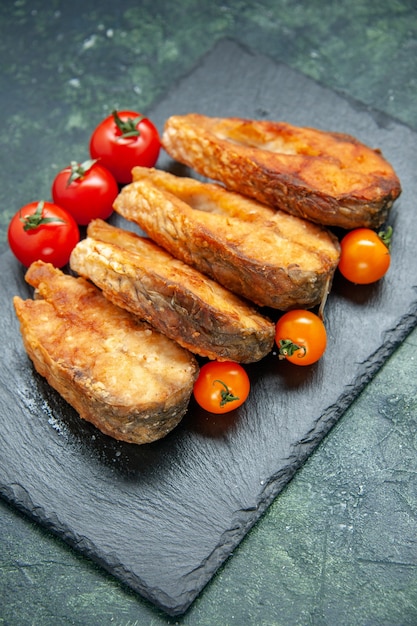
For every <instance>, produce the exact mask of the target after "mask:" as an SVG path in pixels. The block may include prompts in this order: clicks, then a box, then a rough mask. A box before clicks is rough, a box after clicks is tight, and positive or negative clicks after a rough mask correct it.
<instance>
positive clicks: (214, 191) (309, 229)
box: [114, 168, 340, 310]
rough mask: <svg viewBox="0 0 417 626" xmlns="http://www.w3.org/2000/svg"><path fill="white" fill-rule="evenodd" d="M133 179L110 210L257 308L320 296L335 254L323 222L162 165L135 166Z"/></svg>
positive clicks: (284, 306)
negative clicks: (179, 174) (175, 173)
mask: <svg viewBox="0 0 417 626" xmlns="http://www.w3.org/2000/svg"><path fill="white" fill-rule="evenodd" d="M133 180H134V182H133V183H131V184H130V185H128V186H126V187H125V188H124V189H123V190H122V191H121V193H120V194H119V196H118V198H117V199H116V201H115V204H114V207H115V210H116V211H117V212H118V213H120V214H121V215H123V216H124V217H125V218H126V219H128V220H131V221H133V222H136V223H137V224H138V225H139V226H140V227H141V228H142V229H143V230H144V231H145V232H146V233H147V234H148V236H149V237H150V238H151V239H153V240H154V241H155V242H156V243H157V244H158V245H160V246H162V247H163V248H165V249H166V250H168V251H169V252H170V253H171V254H172V255H173V256H175V257H177V258H179V259H181V260H182V261H183V262H185V263H187V264H189V265H191V266H194V267H196V268H197V269H198V270H199V271H200V272H202V273H203V274H206V275H207V276H210V277H211V278H213V279H214V280H216V281H217V282H219V283H220V284H221V285H223V286H224V287H225V288H226V289H228V290H230V291H232V292H234V293H236V294H238V295H240V296H242V297H244V298H246V299H247V300H250V301H252V302H254V303H256V304H257V305H259V306H266V307H272V308H275V309H280V310H286V309H289V308H294V307H296V306H303V307H313V306H315V305H316V304H318V303H320V302H321V300H322V298H323V297H324V295H325V293H326V290H327V288H328V287H329V285H330V283H331V280H332V277H333V274H334V271H335V269H336V267H337V264H338V261H339V254H340V249H339V244H338V242H337V240H336V238H335V237H334V236H333V235H331V234H330V233H329V232H328V231H327V230H326V229H324V228H323V227H320V226H317V225H315V224H312V223H311V222H307V221H306V220H301V219H299V218H296V217H294V216H291V215H288V214H287V213H285V212H282V211H275V210H273V209H270V208H268V207H266V206H264V205H261V204H260V203H258V202H256V201H254V200H251V199H249V198H246V197H244V196H241V195H240V194H237V193H233V192H231V191H227V190H225V189H224V188H223V187H221V186H220V185H216V184H209V183H202V182H200V181H197V180H193V179H191V178H179V177H177V176H173V175H172V174H169V173H167V172H163V171H160V170H155V169H153V170H152V169H147V168H134V169H133Z"/></svg>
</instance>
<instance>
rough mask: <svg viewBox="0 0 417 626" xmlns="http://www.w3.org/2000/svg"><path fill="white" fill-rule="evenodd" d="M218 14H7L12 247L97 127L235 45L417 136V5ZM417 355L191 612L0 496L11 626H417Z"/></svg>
mask: <svg viewBox="0 0 417 626" xmlns="http://www.w3.org/2000/svg"><path fill="white" fill-rule="evenodd" d="M201 4H202V3H199V2H196V1H195V0H189V1H187V2H178V3H172V2H166V1H165V2H163V1H158V0H154V1H153V2H148V1H142V2H129V1H128V0H119V1H118V2H117V3H115V2H110V1H109V0H102V1H101V2H100V3H97V2H92V1H91V0H85V1H84V2H81V1H80V0H76V1H73V2H71V3H70V2H63V1H61V0H50V1H49V2H45V1H42V0H38V1H31V0H27V1H25V0H15V1H14V2H8V3H5V2H4V3H1V5H0V52H1V54H0V102H1V112H2V121H3V132H2V133H1V134H0V142H1V150H0V163H1V167H0V180H1V185H0V250H1V251H3V250H6V249H7V241H6V231H7V225H8V222H9V220H10V218H11V216H12V214H14V213H15V211H16V210H17V209H18V208H19V207H20V206H22V205H23V204H25V203H26V202H28V201H30V200H32V199H33V196H34V194H35V195H36V196H37V197H38V196H39V197H42V196H48V195H49V193H50V184H51V180H52V177H53V175H54V173H55V172H56V171H57V169H58V168H60V167H61V166H63V165H66V164H67V162H69V161H70V160H72V159H74V158H76V157H75V156H74V155H81V158H82V157H83V156H84V154H85V149H86V148H85V145H86V137H87V136H88V134H89V133H90V131H91V128H92V125H93V124H95V123H96V121H97V120H99V119H100V118H101V117H102V116H104V115H106V114H107V113H108V111H109V109H110V108H112V107H126V108H134V109H137V108H139V109H141V110H144V111H146V110H148V109H151V108H152V106H153V105H155V104H156V103H157V102H158V101H160V100H161V99H163V98H164V94H166V92H167V90H168V89H169V88H170V87H171V86H172V85H173V84H175V81H176V80H177V79H179V78H180V77H182V76H184V75H186V74H187V73H188V72H190V71H191V70H192V68H193V67H194V66H195V64H196V63H197V62H198V60H199V59H200V58H201V56H202V55H204V54H205V53H206V52H208V51H209V50H211V49H212V47H213V46H214V44H215V43H216V42H217V41H219V40H220V39H222V38H224V37H230V38H233V39H235V40H236V41H238V42H241V43H243V44H244V45H245V46H248V47H249V48H252V49H254V50H256V51H258V52H261V53H263V54H265V55H267V56H269V57H271V58H272V59H274V60H276V61H279V62H284V63H286V64H288V66H289V67H291V68H293V69H295V70H297V71H300V72H302V73H303V74H306V75H308V76H310V77H311V78H313V79H315V80H317V81H319V82H321V83H322V84H324V85H325V86H327V87H329V88H331V89H334V90H337V91H339V92H340V93H342V94H345V95H347V96H349V97H353V98H354V99H356V100H359V101H361V102H363V103H364V104H365V105H369V106H371V107H373V108H376V109H379V110H381V111H383V112H384V113H388V114H389V115H392V116H393V117H395V118H396V119H398V120H399V121H401V122H403V123H405V124H407V125H409V126H410V127H411V128H413V129H414V130H417V107H416V101H417V9H416V8H415V2H414V1H413V0H408V1H406V0H398V1H396V2H394V1H393V0H392V1H391V0H386V1H385V2H382V3H381V2H377V1H374V0H372V1H368V2H366V1H365V2H364V1H360V0H349V2H348V1H347V0H342V1H341V2H338V3H333V2H332V3H323V2H322V1H321V0H313V1H312V2H307V1H306V0H304V1H301V2H297V3H296V2H286V1H284V0H278V1H277V0H269V1H267V0H258V1H257V2H239V1H236V2H226V3H224V2H222V3H220V2H217V1H215V2H210V3H207V6H205V5H203V6H201ZM416 171H417V159H416ZM35 191H36V192H35ZM416 346H417V331H413V332H412V333H411V334H410V335H409V336H408V337H407V338H406V340H405V341H404V343H403V344H402V345H401V346H400V347H399V348H398V349H397V351H396V352H395V353H394V355H393V356H391V358H390V359H389V360H388V362H387V363H386V364H385V365H384V366H383V367H382V369H381V370H380V371H379V373H378V374H377V375H376V377H375V378H374V380H373V381H372V382H371V383H370V384H368V385H367V387H366V388H365V390H364V391H363V393H362V394H361V395H360V397H359V398H358V399H357V400H356V401H355V402H354V404H353V405H352V406H351V407H350V408H349V409H348V410H347V412H346V413H345V414H344V416H343V418H342V419H341V420H340V421H339V423H338V424H337V425H336V426H335V427H334V429H333V430H332V431H331V432H330V434H329V435H328V436H327V438H326V439H325V440H324V441H323V442H322V444H321V445H320V446H319V448H318V449H317V450H316V452H315V453H314V454H313V455H312V456H311V457H310V458H309V460H308V461H307V463H306V464H305V465H304V467H303V468H301V470H299V472H298V473H297V474H296V476H295V478H294V479H293V480H292V481H291V483H290V484H289V485H288V487H287V488H286V489H285V491H284V492H283V493H281V494H280V495H279V496H278V498H277V499H276V500H275V501H274V503H273V504H272V505H271V506H270V508H269V509H268V511H267V512H266V514H265V515H264V516H263V518H262V519H261V520H260V521H259V522H258V524H257V525H256V526H255V527H254V528H253V529H252V530H251V532H250V533H249V534H248V535H247V536H246V538H245V539H244V541H243V542H242V543H241V544H240V546H239V547H238V548H237V549H236V550H235V552H234V554H233V556H232V557H231V558H230V559H229V560H228V561H227V562H226V563H225V565H224V566H223V567H222V568H221V569H220V570H219V571H218V572H217V574H216V575H215V577H214V578H213V579H212V581H211V582H210V583H209V585H208V586H207V587H206V589H205V590H204V591H203V593H202V594H201V596H200V597H199V598H198V599H197V600H196V602H195V603H194V604H193V605H192V607H191V609H190V610H189V611H188V613H187V614H186V615H185V616H183V617H181V618H170V617H167V616H166V615H165V614H163V613H162V612H160V611H158V610H157V609H155V608H154V607H153V606H152V605H150V604H148V603H147V602H145V601H144V600H142V599H141V598H140V597H138V596H137V595H136V594H134V593H132V592H131V591H130V590H128V589H126V588H124V587H123V586H122V585H121V584H120V583H119V582H117V581H116V580H115V579H114V578H113V577H111V576H109V575H108V574H106V573H105V572H104V571H103V570H102V569H101V568H99V567H98V566H96V565H94V564H92V563H91V562H90V561H89V560H87V559H85V558H84V557H81V556H80V555H79V554H77V553H76V552H74V551H73V550H72V549H71V548H69V547H68V546H67V545H65V544H64V543H63V542H61V541H60V540H58V539H55V538H54V537H53V536H51V535H50V534H49V533H48V532H47V531H45V530H43V529H42V528H41V527H40V526H38V525H36V524H34V523H33V522H31V521H30V520H29V519H28V518H26V517H24V516H23V515H21V514H19V513H18V512H17V511H16V510H15V509H14V508H12V507H11V506H9V505H8V504H6V503H5V502H3V501H1V500H0V624H5V625H6V624H7V625H8V626H10V625H12V626H15V625H16V626H17V625H19V626H25V625H32V624H33V625H36V626H43V625H49V624H51V625H52V624H54V625H56V624H58V625H60V624H62V625H67V624H68V625H69V624H77V625H78V624H79V625H83V626H84V625H85V626H89V625H95V624H100V625H106V624H118V625H121V626H122V625H125V626H128V625H133V624H138V625H139V624H140V625H145V624H146V625H149V626H150V625H151V624H152V625H153V626H155V625H159V624H161V625H162V624H176V623H178V624H190V625H193V626H194V625H195V626H199V625H201V626H212V625H213V626H217V625H220V624H222V625H224V626H226V625H227V626H229V625H231V624H236V625H238V626H241V625H242V626H243V625H246V624H248V625H252V624H253V625H256V626H258V625H259V626H306V625H307V624H311V625H313V624H314V625H315V626H322V625H323V626H334V625H336V624H337V625H339V626H359V625H363V624H367V625H368V626H377V625H378V626H379V625H384V626H388V625H390V626H408V625H410V626H414V625H415V624H416V623H417V542H416V537H417V505H416V502H417V486H416V475H417V437H416V432H417V428H416V422H417V400H416V390H417V360H416V357H415V349H416Z"/></svg>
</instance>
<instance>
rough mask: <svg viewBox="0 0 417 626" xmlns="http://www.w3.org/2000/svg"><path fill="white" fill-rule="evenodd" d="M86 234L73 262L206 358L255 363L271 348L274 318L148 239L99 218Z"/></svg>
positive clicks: (116, 298)
mask: <svg viewBox="0 0 417 626" xmlns="http://www.w3.org/2000/svg"><path fill="white" fill-rule="evenodd" d="M87 235H88V236H87V238H86V239H84V240H82V241H81V242H80V243H79V244H78V245H77V246H76V247H75V248H74V250H73V252H72V254H71V259H70V265H71V268H72V269H73V270H74V271H75V272H77V273H78V274H79V275H81V276H83V277H85V278H88V279H90V280H91V281H92V282H93V283H94V284H95V285H97V287H99V288H100V289H101V290H102V292H103V293H104V295H105V296H106V297H107V298H108V299H109V300H111V301H112V302H113V303H115V304H117V305H118V306H120V307H122V308H124V309H126V310H128V311H130V312H131V313H134V314H135V315H138V316H139V317H140V318H141V319H144V320H146V321H147V322H149V323H150V324H151V325H152V326H153V327H154V328H156V329H157V330H158V331H160V332H162V333H164V334H165V335H167V336H168V337H170V338H171V339H173V340H175V341H177V342H178V343H179V344H180V345H181V346H183V347H184V348H187V349H188V350H190V351H191V352H193V353H195V354H198V355H200V356H203V357H208V358H210V359H216V360H219V361H224V360H231V361H237V362H240V363H251V362H254V361H259V360H260V359H262V358H263V357H264V356H266V354H268V352H270V350H271V348H272V346H273V343H274V333H275V326H274V324H273V323H272V322H271V321H270V320H269V319H267V318H266V317H264V316H262V315H260V314H259V313H258V312H257V311H256V310H255V307H253V306H249V305H248V303H246V301H243V300H242V299H241V298H239V297H238V296H236V295H234V294H233V293H231V292H230V291H227V290H226V289H224V287H221V286H220V285H219V284H218V283H216V282H215V281H213V280H211V279H210V278H208V277H206V276H204V275H203V274H201V273H200V272H199V271H198V270H196V269H194V268H192V267H190V266H189V265H186V264H185V263H183V262H182V261H180V260H178V259H175V258H174V257H173V256H172V255H171V254H169V252H166V251H165V250H163V249H162V248H160V247H159V246H158V245H157V244H155V243H154V242H153V241H151V240H150V239H148V238H145V237H140V236H138V235H137V234H135V233H132V232H128V231H127V230H124V229H121V228H117V227H115V226H111V225H109V224H107V223H106V222H104V221H102V220H94V221H93V222H90V224H89V226H88V229H87Z"/></svg>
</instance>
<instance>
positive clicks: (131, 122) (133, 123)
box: [112, 111, 144, 138]
mask: <svg viewBox="0 0 417 626" xmlns="http://www.w3.org/2000/svg"><path fill="white" fill-rule="evenodd" d="M112 115H113V119H114V121H115V124H116V126H117V128H118V129H119V130H120V131H121V133H122V137H123V138H126V137H138V136H139V135H140V131H139V129H138V128H137V125H138V124H139V122H141V121H142V120H143V119H144V116H143V115H138V116H137V117H135V118H132V117H128V118H127V120H122V119H121V118H120V116H119V114H118V113H117V111H113V112H112Z"/></svg>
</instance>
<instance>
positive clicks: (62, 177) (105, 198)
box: [52, 160, 119, 225]
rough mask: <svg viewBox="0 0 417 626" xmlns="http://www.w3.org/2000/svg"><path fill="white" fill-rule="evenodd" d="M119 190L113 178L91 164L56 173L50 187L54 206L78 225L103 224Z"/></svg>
mask: <svg viewBox="0 0 417 626" xmlns="http://www.w3.org/2000/svg"><path fill="white" fill-rule="evenodd" d="M118 193H119V186H118V184H117V182H116V179H115V178H114V176H113V174H112V173H111V172H109V170H108V169H106V168H105V167H103V166H102V165H101V164H100V163H98V162H97V161H95V160H91V161H84V163H76V162H75V161H72V163H71V165H70V166H69V167H66V168H65V169H63V170H61V171H60V172H58V174H57V175H56V177H55V179H54V181H53V183H52V197H53V200H54V202H55V204H58V206H61V207H62V208H63V209H66V210H67V211H68V212H69V213H71V215H72V216H73V217H74V219H75V221H76V222H77V223H78V224H82V225H86V224H88V223H89V222H91V220H92V219H96V218H101V219H103V220H105V219H107V218H108V217H110V215H111V214H112V212H113V202H114V200H115V199H116V196H117V195H118Z"/></svg>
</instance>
